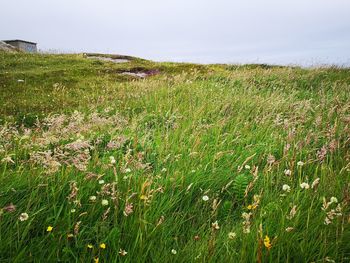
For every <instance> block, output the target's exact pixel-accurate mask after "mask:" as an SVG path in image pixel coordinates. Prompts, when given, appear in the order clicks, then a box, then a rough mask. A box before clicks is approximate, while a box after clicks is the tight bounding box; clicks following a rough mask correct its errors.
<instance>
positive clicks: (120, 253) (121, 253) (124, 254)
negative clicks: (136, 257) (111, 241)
mask: <svg viewBox="0 0 350 263" xmlns="http://www.w3.org/2000/svg"><path fill="white" fill-rule="evenodd" d="M118 253H119V255H121V256H123V257H124V256H126V254H128V252H126V251H125V250H124V249H119V252H118Z"/></svg>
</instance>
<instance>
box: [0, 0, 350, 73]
mask: <svg viewBox="0 0 350 263" xmlns="http://www.w3.org/2000/svg"><path fill="white" fill-rule="evenodd" d="M0 39H24V40H28V41H33V42H37V43H38V48H39V49H41V50H43V51H52V52H100V53H113V54H123V55H132V56H138V57H142V58H146V59H152V60H155V61H181V62H197V63H238V64H242V63H268V64H282V65H291V64H292V65H304V66H316V65H322V64H335V65H341V66H350V1H349V0H239V1H238V0H147V1H145V0H98V1H97V0H95V1H93V0H59V1H57V0H12V1H6V0H0Z"/></svg>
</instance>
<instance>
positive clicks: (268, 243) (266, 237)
mask: <svg viewBox="0 0 350 263" xmlns="http://www.w3.org/2000/svg"><path fill="white" fill-rule="evenodd" d="M264 245H265V247H266V248H267V249H268V250H270V249H271V247H272V244H271V241H270V238H269V236H265V238H264Z"/></svg>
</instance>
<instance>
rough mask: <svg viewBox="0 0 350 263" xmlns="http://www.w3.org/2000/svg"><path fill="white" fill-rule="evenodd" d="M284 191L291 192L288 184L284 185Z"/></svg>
mask: <svg viewBox="0 0 350 263" xmlns="http://www.w3.org/2000/svg"><path fill="white" fill-rule="evenodd" d="M282 190H283V191H285V192H290V186H289V185H287V184H284V185H283V186H282Z"/></svg>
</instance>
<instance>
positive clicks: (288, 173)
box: [284, 169, 292, 176]
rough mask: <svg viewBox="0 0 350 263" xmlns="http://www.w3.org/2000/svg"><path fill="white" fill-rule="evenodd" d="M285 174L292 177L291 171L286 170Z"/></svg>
mask: <svg viewBox="0 0 350 263" xmlns="http://www.w3.org/2000/svg"><path fill="white" fill-rule="evenodd" d="M284 174H285V175H287V176H291V175H292V171H291V170H289V169H286V170H284Z"/></svg>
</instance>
